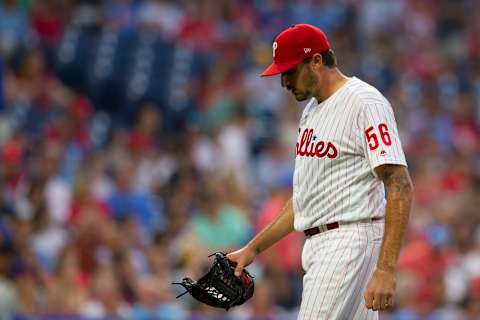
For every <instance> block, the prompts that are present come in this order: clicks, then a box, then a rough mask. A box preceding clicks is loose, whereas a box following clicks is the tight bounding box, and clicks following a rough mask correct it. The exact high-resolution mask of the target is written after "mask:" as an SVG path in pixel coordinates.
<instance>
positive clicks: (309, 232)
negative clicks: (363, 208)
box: [303, 217, 383, 237]
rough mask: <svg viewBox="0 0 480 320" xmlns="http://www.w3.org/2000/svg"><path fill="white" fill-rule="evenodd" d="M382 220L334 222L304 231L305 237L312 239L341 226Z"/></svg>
mask: <svg viewBox="0 0 480 320" xmlns="http://www.w3.org/2000/svg"><path fill="white" fill-rule="evenodd" d="M382 219H383V217H373V218H367V219H362V220H358V221H352V222H346V223H340V222H332V223H327V224H323V225H321V226H319V227H313V228H310V229H307V230H304V231H303V233H305V235H306V236H307V237H311V236H314V235H316V234H319V233H321V232H325V231H328V230H333V229H337V228H339V227H340V225H341V224H351V223H368V222H373V221H378V220H382Z"/></svg>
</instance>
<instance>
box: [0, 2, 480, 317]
mask: <svg viewBox="0 0 480 320" xmlns="http://www.w3.org/2000/svg"><path fill="white" fill-rule="evenodd" d="M479 17H480V2H479V1H474V0H471V1H468V0H462V1H460V0H458V1H453V0H452V1H446V0H438V1H435V0H419V1H414V0H395V1H388V0H363V1H362V0H358V1H355V0H335V1H334V0H324V1H320V0H318V1H315V0H310V1H308V0H296V1H286V0H265V1H260V0H243V1H241V0H233V1H227V0H191V1H187V0H183V1H181V0H180V1H169V0H158V1H152V0H105V1H100V0H3V1H1V4H0V48H1V49H0V50H1V56H0V75H1V76H0V87H1V90H0V158H1V159H0V209H1V213H0V250H1V251H0V319H2V320H3V319H73V318H75V319H114V318H115V319H117V318H118V319H180V320H182V319H232V320H235V319H295V315H296V312H297V309H298V304H299V301H300V294H301V277H302V270H301V266H300V257H299V256H300V250H301V246H302V241H303V238H302V236H301V235H299V234H293V235H291V236H289V237H288V238H287V239H286V240H285V241H282V242H281V243H280V244H278V245H277V246H276V247H274V248H273V249H271V250H270V251H268V252H267V253H266V254H263V255H262V256H261V257H260V258H259V259H258V260H257V261H256V262H255V263H254V264H253V265H252V266H251V267H250V268H249V269H250V271H251V272H252V273H253V274H255V275H256V280H257V282H256V293H255V296H254V298H253V299H252V301H251V303H249V304H248V305H246V306H244V307H240V308H236V309H234V310H233V311H231V312H229V313H228V314H225V313H223V312H217V311H215V310H212V309H209V308H206V307H203V306H201V305H198V304H196V303H194V302H193V301H192V300H191V299H188V298H186V297H184V298H183V299H181V300H176V299H175V295H176V294H178V293H179V292H181V291H182V290H180V289H179V288H176V287H174V286H171V285H170V282H171V281H174V280H179V279H181V277H183V276H184V275H188V276H190V277H193V278H196V277H198V276H199V275H200V274H202V272H203V271H204V268H205V266H206V263H207V262H208V260H206V256H207V254H208V253H211V252H214V251H217V250H224V251H228V250H231V249H234V248H238V247H239V246H241V245H242V244H245V243H246V241H248V240H249V239H250V238H251V236H252V235H253V234H254V233H255V232H256V231H258V230H259V229H260V228H262V226H264V225H265V224H267V223H268V221H270V220H271V219H272V218H273V217H274V215H275V214H276V213H277V211H278V210H279V209H280V208H281V206H282V205H283V203H284V202H285V200H286V199H287V198H288V197H289V192H290V189H291V175H292V168H293V150H294V143H295V139H296V134H297V120H298V116H299V112H300V111H301V107H299V106H298V104H297V103H296V102H295V101H293V99H292V98H291V97H290V96H289V95H288V93H286V92H284V90H282V89H281V87H280V80H279V79H278V78H272V79H261V78H259V77H258V74H259V72H260V71H261V70H262V69H263V68H264V67H265V66H266V65H267V64H268V63H269V62H270V60H271V42H272V40H273V38H274V37H275V35H276V34H277V33H278V32H279V31H280V30H282V29H283V28H285V27H286V26H288V25H290V24H293V23H298V22H307V23H312V24H315V25H317V26H319V27H321V28H323V29H324V30H325V31H326V33H327V35H329V37H330V39H331V43H332V45H333V47H334V49H335V51H336V53H337V56H338V58H339V64H340V66H341V69H342V70H344V71H345V72H346V73H347V74H348V75H356V76H358V77H360V78H361V79H364V80H365V81H367V82H370V83H371V84H373V85H375V86H377V87H378V88H379V89H380V90H381V91H382V92H383V93H384V94H385V95H386V96H387V97H388V98H389V99H390V101H391V102H392V105H393V107H394V110H395V113H396V117H397V121H398V123H399V128H400V132H401V138H402V141H403V145H404V148H405V150H406V154H407V158H408V163H409V166H410V171H411V174H412V176H413V180H414V184H415V203H414V207H413V211H412V217H411V223H410V226H409V230H408V235H407V239H406V243H405V246H404V249H403V252H402V255H401V258H400V267H399V273H398V290H397V291H398V292H397V299H396V305H395V308H394V309H393V310H392V311H391V312H388V313H384V314H382V315H381V319H392V320H410V319H412V320H413V319H431V320H433V319H448V320H450V319H462V320H463V319H465V320H466V319H468V320H473V319H480V227H479V226H480V225H479V221H480V212H479V208H480V200H479V199H480V164H479V161H480V152H479V147H480V143H479V141H480V139H479V138H480V36H479V34H480V19H479ZM13 315H15V317H13ZM33 315H37V317H34V316H33ZM74 316H76V317H74Z"/></svg>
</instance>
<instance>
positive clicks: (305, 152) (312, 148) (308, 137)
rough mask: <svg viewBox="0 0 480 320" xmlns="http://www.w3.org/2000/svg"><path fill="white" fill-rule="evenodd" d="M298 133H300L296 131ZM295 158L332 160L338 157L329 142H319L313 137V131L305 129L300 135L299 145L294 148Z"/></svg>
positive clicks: (334, 148)
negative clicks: (325, 158)
mask: <svg viewBox="0 0 480 320" xmlns="http://www.w3.org/2000/svg"><path fill="white" fill-rule="evenodd" d="M298 133H301V131H300V129H298ZM295 156H297V157H298V156H299V157H317V158H324V157H327V158H330V159H334V158H336V157H337V156H338V151H337V148H336V147H335V145H334V144H333V143H331V142H330V141H323V140H320V139H319V138H318V137H317V136H314V135H313V129H309V128H306V129H304V130H303V133H301V138H300V143H298V142H297V144H296V146H295Z"/></svg>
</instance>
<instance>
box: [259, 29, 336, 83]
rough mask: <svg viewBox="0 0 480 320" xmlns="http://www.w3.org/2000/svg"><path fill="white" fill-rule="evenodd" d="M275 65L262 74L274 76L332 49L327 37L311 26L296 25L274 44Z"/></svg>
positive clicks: (280, 36) (281, 34)
mask: <svg viewBox="0 0 480 320" xmlns="http://www.w3.org/2000/svg"><path fill="white" fill-rule="evenodd" d="M272 48H273V63H272V64H271V65H270V66H269V67H268V68H267V69H266V70H265V71H264V72H263V73H262V74H261V76H262V77H265V76H273V75H276V74H279V73H282V72H284V71H287V70H288V69H290V68H293V67H295V66H296V65H297V64H298V63H300V62H301V61H303V60H304V59H306V58H309V57H311V56H313V55H314V54H316V53H321V52H324V51H327V50H328V49H330V44H329V42H328V39H327V36H326V35H325V34H324V33H323V31H322V30H320V29H319V28H317V27H315V26H312V25H310V24H296V25H294V26H291V27H290V28H288V29H286V30H284V31H282V32H281V33H280V34H279V35H278V36H277V37H276V38H275V41H274V42H273V46H272Z"/></svg>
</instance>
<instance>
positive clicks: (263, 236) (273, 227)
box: [248, 198, 293, 254]
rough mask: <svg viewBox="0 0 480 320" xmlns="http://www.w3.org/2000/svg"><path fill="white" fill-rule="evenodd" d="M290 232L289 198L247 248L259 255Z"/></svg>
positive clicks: (291, 219)
mask: <svg viewBox="0 0 480 320" xmlns="http://www.w3.org/2000/svg"><path fill="white" fill-rule="evenodd" d="M292 231H293V205H292V199H291V198H290V200H288V201H287V203H286V204H285V206H284V207H283V209H282V211H280V212H279V214H278V215H277V217H276V218H275V219H274V220H273V221H272V222H271V223H270V224H269V225H268V226H266V227H265V228H264V229H263V230H262V231H260V232H259V233H258V234H257V235H256V236H255V238H253V239H252V240H251V241H250V242H249V243H248V246H249V247H251V248H253V249H254V251H255V253H256V254H259V253H261V252H262V251H264V250H265V249H268V248H269V247H270V246H272V245H273V244H275V243H276V242H277V241H279V240H280V239H282V238H283V237H285V236H286V235H287V234H289V233H290V232H292Z"/></svg>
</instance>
